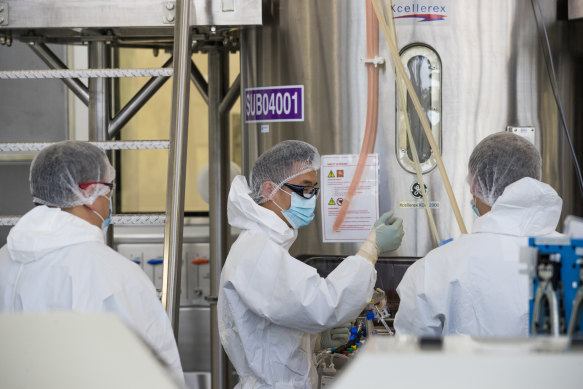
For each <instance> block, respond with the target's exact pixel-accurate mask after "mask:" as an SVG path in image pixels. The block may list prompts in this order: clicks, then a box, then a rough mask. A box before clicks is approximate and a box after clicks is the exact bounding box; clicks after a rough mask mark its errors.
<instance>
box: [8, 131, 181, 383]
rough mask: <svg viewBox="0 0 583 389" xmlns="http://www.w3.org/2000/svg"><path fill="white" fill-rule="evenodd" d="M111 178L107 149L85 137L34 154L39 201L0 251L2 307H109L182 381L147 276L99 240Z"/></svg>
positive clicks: (35, 194) (168, 329)
mask: <svg viewBox="0 0 583 389" xmlns="http://www.w3.org/2000/svg"><path fill="white" fill-rule="evenodd" d="M114 178H115V170H114V169H113V167H112V166H111V164H110V163H109V161H108V159H107V156H106V155H105V153H104V152H103V151H101V150H100V149H99V148H97V147H96V146H94V145H92V144H90V143H86V142H79V141H65V142H59V143H56V144H53V145H51V146H48V147H46V148H44V149H43V150H41V151H40V152H39V153H38V155H37V156H36V158H35V159H34V160H33V161H32V165H31V169H30V188H31V192H32V196H33V201H34V203H35V204H36V205H37V206H36V207H35V208H33V209H32V210H31V211H29V212H28V213H26V214H25V215H24V216H23V217H22V218H21V219H20V220H19V221H18V223H17V224H16V225H15V226H14V227H13V228H12V230H11V231H10V233H9V235H8V238H7V244H6V245H5V246H4V247H2V248H1V249H0V311H3V312H46V311H75V312H95V311H110V312H115V313H117V314H118V315H119V316H120V317H121V318H122V319H123V320H124V321H125V322H126V323H127V324H128V325H129V326H130V327H132V328H133V329H134V330H135V331H137V333H138V334H139V335H140V336H141V337H143V338H144V339H145V340H146V341H147V342H148V343H149V344H150V345H151V346H152V347H153V349H154V350H156V351H157V352H158V353H159V354H160V356H161V357H162V358H163V359H164V361H166V362H167V363H168V365H169V366H170V367H171V368H172V370H173V373H174V375H176V377H177V379H178V380H179V381H181V382H184V375H183V373H182V368H181V364H180V359H179V356H178V349H177V347H176V342H175V340H174V336H173V332H172V327H171V325H170V322H169V320H168V317H167V316H166V313H165V311H164V309H163V308H162V305H161V304H160V301H159V300H158V298H157V297H156V291H155V289H154V286H153V285H152V282H151V281H150V280H149V279H148V277H147V276H146V275H145V273H144V272H143V271H142V270H141V269H140V268H139V267H138V266H137V265H136V264H134V263H133V262H131V261H129V260H127V259H126V258H124V257H123V256H121V255H120V254H118V253H117V252H115V251H114V250H112V249H111V248H109V247H108V246H107V245H106V244H105V242H104V230H105V229H106V228H107V226H108V225H109V223H110V221H111V214H112V207H111V191H112V187H113V180H114ZM88 336H91V335H90V334H88Z"/></svg>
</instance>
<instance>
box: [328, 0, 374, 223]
mask: <svg viewBox="0 0 583 389" xmlns="http://www.w3.org/2000/svg"><path fill="white" fill-rule="evenodd" d="M364 1H365V2H366V57H367V58H375V57H377V56H378V55H379V21H378V19H377V18H376V16H375V14H374V10H373V8H372V2H371V0H364ZM366 66H367V77H368V84H367V100H366V101H367V102H366V127H365V129H364V139H363V141H362V148H361V149H360V155H359V156H358V163H357V164H356V170H355V172H354V177H352V181H351V182H350V186H349V187H348V193H347V194H346V197H345V199H344V201H343V202H342V206H341V207H340V211H339V212H338V216H336V220H335V221H334V225H333V227H332V228H333V230H334V231H339V230H340V227H341V226H342V223H344V219H345V218H346V214H347V213H348V208H349V207H350V202H351V201H352V198H353V197H354V194H355V193H356V190H357V189H358V185H359V184H360V180H361V178H362V173H363V171H364V167H365V165H366V160H367V158H368V155H369V154H370V153H372V152H373V151H374V146H375V142H376V138H377V128H378V117H379V68H378V67H376V66H374V64H372V63H367V64H366Z"/></svg>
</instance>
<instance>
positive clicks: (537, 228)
mask: <svg viewBox="0 0 583 389" xmlns="http://www.w3.org/2000/svg"><path fill="white" fill-rule="evenodd" d="M562 203H563V201H562V200H561V198H560V197H559V196H558V195H557V193H556V192H555V191H554V190H553V188H551V187H550V186H549V185H547V184H544V183H542V182H540V181H537V180H535V179H532V178H523V179H521V180H519V181H517V182H515V183H513V184H511V185H509V186H508V187H506V189H505V191H504V193H503V194H502V195H501V196H500V197H499V198H498V199H497V200H496V202H495V203H494V205H493V206H492V210H491V211H490V212H488V213H486V214H485V215H483V216H481V217H479V218H477V219H476V220H475V221H474V224H473V228H472V233H471V234H467V235H462V236H461V237H460V238H457V239H455V240H454V241H453V242H450V243H448V244H446V245H444V246H442V247H438V248H436V249H434V250H432V251H431V252H429V254H427V256H426V257H425V258H422V259H420V260H418V261H417V262H415V263H414V264H413V265H411V267H410V268H409V269H407V272H406V273H405V276H404V277H403V280H402V281H401V283H400V284H399V286H398V288H397V293H398V294H399V297H400V299H401V303H400V305H399V309H398V311H397V315H396V317H395V329H396V332H397V334H398V335H399V334H401V335H402V334H415V335H423V336H442V335H450V334H465V335H472V336H527V335H528V332H529V331H528V312H529V311H528V300H529V287H528V282H529V279H528V275H527V273H526V264H525V263H522V262H520V249H521V247H524V246H527V245H528V237H534V236H552V235H559V234H558V233H556V232H555V228H556V227H557V223H558V221H559V217H560V215H561V207H562Z"/></svg>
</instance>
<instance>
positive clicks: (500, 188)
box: [468, 132, 542, 206]
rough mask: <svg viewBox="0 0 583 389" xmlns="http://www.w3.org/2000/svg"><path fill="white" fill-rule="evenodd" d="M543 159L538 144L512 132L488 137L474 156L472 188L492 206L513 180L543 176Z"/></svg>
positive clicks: (471, 189) (469, 173)
mask: <svg viewBox="0 0 583 389" xmlns="http://www.w3.org/2000/svg"><path fill="white" fill-rule="evenodd" d="M541 165H542V160H541V156H540V153H539V152H538V150H537V149H536V147H535V146H534V145H533V144H532V143H530V142H529V141H528V140H526V139H524V138H523V137H521V136H519V135H516V134H513V133H511V132H498V133H495V134H492V135H490V136H488V137H486V138H484V139H483V140H482V141H481V142H480V143H478V145H477V146H476V148H475V149H474V151H473V152H472V155H471V156H470V161H469V163H468V182H469V184H470V192H471V193H472V195H474V196H476V197H478V198H479V199H480V200H482V201H483V202H484V203H485V204H488V205H489V206H492V205H494V202H495V201H496V199H498V197H500V195H501V194H502V193H503V192H504V189H506V187H507V186H508V185H510V184H512V183H513V182H516V181H518V180H520V179H521V178H524V177H531V178H534V179H537V180H540V178H541Z"/></svg>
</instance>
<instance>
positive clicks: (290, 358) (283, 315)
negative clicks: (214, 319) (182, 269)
mask: <svg viewBox="0 0 583 389" xmlns="http://www.w3.org/2000/svg"><path fill="white" fill-rule="evenodd" d="M249 192H250V189H249V187H248V185H247V182H246V180H245V177H243V176H237V177H236V178H235V180H234V181H233V184H232V185H231V191H230V193H229V199H228V206H227V209H228V217H229V223H230V224H231V225H232V226H234V227H237V228H240V229H242V232H241V234H240V235H239V238H238V239H237V240H236V241H235V243H234V244H233V246H232V247H231V250H230V252H229V255H228V257H227V261H226V263H225V266H224V268H223V271H222V274H221V281H220V290H219V302H218V321H219V334H220V338H221V343H222V344H223V347H224V348H225V351H226V352H227V355H228V356H229V358H230V360H231V361H232V362H233V365H234V366H235V369H236V370H237V373H238V375H239V377H240V381H239V384H238V385H237V387H238V388H302V389H303V388H310V387H312V386H314V385H316V384H317V382H316V381H317V375H316V372H315V367H314V366H313V363H312V356H313V345H312V344H311V338H315V337H314V336H311V334H318V333H319V332H321V331H323V330H325V329H327V328H331V327H334V326H337V325H340V324H342V323H346V322H348V321H351V320H354V319H355V318H356V316H358V314H359V313H360V312H361V311H362V309H363V308H364V307H365V305H366V304H367V303H368V302H369V301H370V299H371V297H372V292H373V287H374V284H375V282H376V270H375V269H374V266H373V265H372V264H371V262H370V261H368V260H366V259H364V258H362V257H360V256H350V257H348V258H346V259H345V260H344V261H342V263H341V264H340V265H338V267H337V268H336V269H335V270H334V271H333V272H332V273H330V275H329V276H328V277H327V278H321V277H320V276H319V275H318V273H317V272H316V269H314V268H313V267H311V266H308V265H306V264H304V263H303V262H300V261H298V260H297V259H295V258H294V257H292V256H291V255H290V254H289V253H288V249H289V247H290V246H291V245H292V243H293V242H294V240H295V239H296V237H297V231H296V230H294V229H292V228H289V227H288V226H287V224H286V223H284V222H283V221H282V220H281V219H280V218H279V217H278V216H277V215H276V214H275V213H274V212H273V211H270V210H268V209H266V208H264V207H261V206H259V205H257V204H256V203H255V202H254V201H253V200H252V199H251V197H250V196H249V194H248V193H249Z"/></svg>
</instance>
